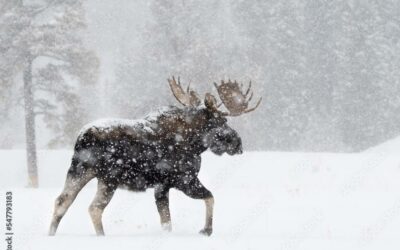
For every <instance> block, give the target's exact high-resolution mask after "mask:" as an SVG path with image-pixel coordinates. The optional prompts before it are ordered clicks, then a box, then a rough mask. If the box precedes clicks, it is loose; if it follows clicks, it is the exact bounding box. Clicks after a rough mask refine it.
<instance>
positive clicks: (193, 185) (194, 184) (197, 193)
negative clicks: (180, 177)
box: [178, 178, 214, 236]
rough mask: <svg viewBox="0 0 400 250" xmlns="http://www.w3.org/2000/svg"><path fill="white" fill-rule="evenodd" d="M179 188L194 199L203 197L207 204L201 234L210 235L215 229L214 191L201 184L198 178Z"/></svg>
mask: <svg viewBox="0 0 400 250" xmlns="http://www.w3.org/2000/svg"><path fill="white" fill-rule="evenodd" d="M178 189H179V190H181V191H182V192H184V193H185V194H186V195H187V196H189V197H191V198H193V199H203V200H204V202H205V205H206V223H205V225H204V228H203V229H202V230H201V231H200V233H201V234H204V235H207V236H210V235H211V234H212V231H213V216H214V215H213V211H214V197H213V195H212V193H211V192H210V191H209V190H208V189H207V188H205V187H204V186H203V184H201V182H200V180H199V179H198V178H194V179H193V180H192V181H190V182H189V183H188V184H185V185H181V186H179V187H178Z"/></svg>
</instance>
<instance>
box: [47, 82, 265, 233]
mask: <svg viewBox="0 0 400 250" xmlns="http://www.w3.org/2000/svg"><path fill="white" fill-rule="evenodd" d="M168 82H169V85H170V87H171V90H172V93H173V94H174V96H175V98H176V99H177V100H178V102H180V103H181V104H182V105H183V106H184V107H183V108H178V107H168V108H164V109H161V110H159V111H158V112H156V113H154V114H151V115H149V116H147V117H146V118H145V119H143V120H124V119H117V120H103V121H96V122H94V123H92V124H88V125H86V126H85V127H84V128H83V129H82V130H81V132H80V134H79V136H78V138H77V141H76V144H75V148H74V154H73V157H72V163H71V166H70V168H69V170H68V173H67V178H66V181H65V185H64V189H63V191H62V193H61V194H60V195H59V196H58V197H57V199H56V201H55V208H54V214H53V217H52V222H51V226H50V232H49V235H55V233H56V231H57V228H58V225H59V223H60V221H61V219H62V217H63V216H64V215H65V213H66V212H67V210H68V208H69V207H70V205H71V204H72V203H73V201H74V200H75V198H76V196H77V195H78V193H79V192H80V190H81V189H82V188H83V187H84V186H85V185H86V184H87V183H88V182H89V181H90V180H92V179H93V178H97V179H98V186H97V193H96V195H95V198H94V200H93V202H92V203H91V205H90V206H89V214H90V217H91V219H92V222H93V225H94V228H95V231H96V234H97V235H104V229H103V224H102V213H103V211H104V209H105V207H106V206H107V205H108V204H109V202H110V200H111V199H112V197H113V195H114V193H115V191H116V189H117V188H125V189H128V190H131V191H145V190H146V189H148V188H154V189H155V201H156V205H157V210H158V212H159V215H160V220H161V225H162V227H163V229H165V230H168V231H170V230H171V218H170V211H169V198H168V193H169V189H171V188H176V189H178V190H180V191H182V192H183V193H185V194H186V195H187V196H189V197H191V198H194V199H203V200H204V201H205V205H206V224H205V226H204V228H203V229H202V230H201V231H200V233H202V234H204V235H211V233H212V219H213V206H214V198H213V195H212V193H211V192H210V191H209V190H208V189H207V188H205V187H204V186H203V185H202V183H201V182H200V180H199V179H198V177H197V175H198V173H199V170H200V166H201V157H200V155H201V153H203V152H204V151H206V150H207V149H210V150H211V151H212V152H213V153H215V154H217V155H222V154H223V153H228V154H229V155H234V154H241V153H242V142H241V138H240V137H239V135H238V133H237V132H236V131H235V130H234V129H232V128H231V127H229V126H228V124H227V119H226V117H227V116H238V115H240V114H243V113H247V112H250V111H253V110H255V109H256V108H257V107H258V105H259V104H260V101H261V99H260V100H259V101H258V103H257V104H256V105H255V107H254V108H251V109H248V103H249V101H250V100H251V97H252V94H251V95H250V96H249V97H248V95H249V92H250V88H251V83H250V86H249V87H248V90H247V91H246V92H243V91H242V89H241V87H240V86H239V84H238V83H237V82H231V81H229V82H222V83H221V84H220V85H218V84H215V86H216V88H217V91H218V94H219V96H220V99H221V100H222V103H221V104H219V105H218V104H217V101H216V98H215V97H214V96H213V95H211V94H210V93H207V94H206V95H205V98H204V105H203V104H202V103H201V101H200V98H199V97H198V95H197V93H196V92H195V91H193V90H191V89H190V87H189V86H188V87H187V90H186V91H185V90H184V89H183V88H182V85H181V83H180V81H179V78H178V81H176V79H175V78H174V77H172V79H168ZM222 104H224V106H225V107H226V109H227V110H228V112H224V111H221V110H219V109H218V108H219V107H220V106H221V105H222Z"/></svg>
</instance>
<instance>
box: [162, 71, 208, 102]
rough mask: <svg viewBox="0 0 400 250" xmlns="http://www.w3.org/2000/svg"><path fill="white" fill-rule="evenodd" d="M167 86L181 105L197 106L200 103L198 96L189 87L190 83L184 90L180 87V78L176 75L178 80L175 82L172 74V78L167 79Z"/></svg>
mask: <svg viewBox="0 0 400 250" xmlns="http://www.w3.org/2000/svg"><path fill="white" fill-rule="evenodd" d="M168 83H169V86H170V87H171V91H172V93H173V94H174V96H175V98H176V99H177V100H178V102H180V103H181V104H182V105H184V106H187V107H197V106H199V105H200V103H201V101H200V98H199V97H198V95H197V93H196V92H195V91H193V90H191V89H190V83H189V85H188V86H187V88H186V92H185V91H184V90H183V89H182V85H181V82H180V78H179V77H178V82H176V80H175V77H174V76H172V79H168Z"/></svg>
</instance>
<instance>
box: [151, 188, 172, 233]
mask: <svg viewBox="0 0 400 250" xmlns="http://www.w3.org/2000/svg"><path fill="white" fill-rule="evenodd" d="M154 197H155V199H156V205H157V210H158V213H159V214H160V222H161V227H162V228H163V229H164V230H165V231H168V232H171V230H172V225H171V214H170V212H169V188H167V187H165V186H164V185H159V186H156V188H155V190H154Z"/></svg>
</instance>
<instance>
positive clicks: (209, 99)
mask: <svg viewBox="0 0 400 250" xmlns="http://www.w3.org/2000/svg"><path fill="white" fill-rule="evenodd" d="M204 105H206V108H207V109H209V110H212V111H216V110H217V108H218V107H217V99H216V98H215V97H214V96H213V95H212V94H210V93H206V97H205V98H204Z"/></svg>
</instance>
